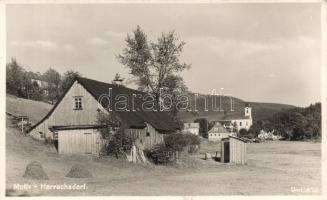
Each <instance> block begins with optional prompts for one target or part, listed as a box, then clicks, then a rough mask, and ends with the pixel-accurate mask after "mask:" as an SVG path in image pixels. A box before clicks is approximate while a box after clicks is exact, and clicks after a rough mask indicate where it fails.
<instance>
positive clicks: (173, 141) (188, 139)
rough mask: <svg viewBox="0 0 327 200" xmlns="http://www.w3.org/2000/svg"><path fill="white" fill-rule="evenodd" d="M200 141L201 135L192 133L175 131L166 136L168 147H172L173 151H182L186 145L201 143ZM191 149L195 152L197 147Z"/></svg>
mask: <svg viewBox="0 0 327 200" xmlns="http://www.w3.org/2000/svg"><path fill="white" fill-rule="evenodd" d="M200 143H201V139H200V137H199V136H197V135H193V134H191V133H187V134H180V133H174V134H170V135H168V136H166V137H165V144H166V147H167V148H169V149H171V150H172V151H182V150H184V148H185V147H188V146H197V145H200ZM191 149H193V150H192V152H194V151H195V149H196V148H191Z"/></svg>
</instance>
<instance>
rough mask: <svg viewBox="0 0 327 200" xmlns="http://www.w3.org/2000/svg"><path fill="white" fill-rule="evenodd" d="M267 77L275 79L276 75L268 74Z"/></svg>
mask: <svg viewBox="0 0 327 200" xmlns="http://www.w3.org/2000/svg"><path fill="white" fill-rule="evenodd" d="M268 77H269V78H275V77H276V74H275V73H269V74H268Z"/></svg>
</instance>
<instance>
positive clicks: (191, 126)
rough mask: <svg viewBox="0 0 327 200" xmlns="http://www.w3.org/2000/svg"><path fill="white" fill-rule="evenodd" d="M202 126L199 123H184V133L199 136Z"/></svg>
mask: <svg viewBox="0 0 327 200" xmlns="http://www.w3.org/2000/svg"><path fill="white" fill-rule="evenodd" d="M199 129H200V124H199V123H184V129H183V133H191V134H194V135H199Z"/></svg>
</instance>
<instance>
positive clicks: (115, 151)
mask: <svg viewBox="0 0 327 200" xmlns="http://www.w3.org/2000/svg"><path fill="white" fill-rule="evenodd" d="M133 143H134V139H133V138H132V137H131V136H130V135H128V134H125V133H124V132H118V133H116V134H114V135H112V136H111V137H110V139H109V142H108V145H107V147H106V151H107V154H108V155H111V156H115V157H116V158H120V157H121V156H123V155H124V153H126V152H128V151H130V150H131V148H132V146H133Z"/></svg>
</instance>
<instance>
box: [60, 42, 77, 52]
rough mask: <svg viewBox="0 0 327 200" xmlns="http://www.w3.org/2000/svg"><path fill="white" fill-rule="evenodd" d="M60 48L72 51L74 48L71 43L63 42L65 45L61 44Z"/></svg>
mask: <svg viewBox="0 0 327 200" xmlns="http://www.w3.org/2000/svg"><path fill="white" fill-rule="evenodd" d="M62 48H63V49H64V50H66V51H74V50H75V47H74V46H73V45H72V44H65V45H63V47H62Z"/></svg>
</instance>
